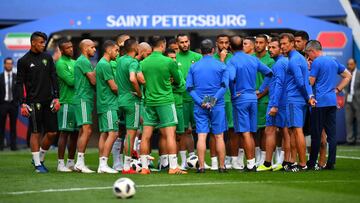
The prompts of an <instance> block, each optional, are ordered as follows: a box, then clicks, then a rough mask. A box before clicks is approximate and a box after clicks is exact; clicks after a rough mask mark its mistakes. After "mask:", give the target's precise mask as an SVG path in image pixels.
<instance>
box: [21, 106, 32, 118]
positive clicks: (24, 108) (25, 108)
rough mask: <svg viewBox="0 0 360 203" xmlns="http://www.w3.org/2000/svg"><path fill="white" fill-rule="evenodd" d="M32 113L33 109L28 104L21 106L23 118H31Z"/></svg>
mask: <svg viewBox="0 0 360 203" xmlns="http://www.w3.org/2000/svg"><path fill="white" fill-rule="evenodd" d="M31 111H32V109H31V108H30V106H29V105H27V104H21V107H20V114H21V115H22V116H24V117H29V116H30V112H31Z"/></svg>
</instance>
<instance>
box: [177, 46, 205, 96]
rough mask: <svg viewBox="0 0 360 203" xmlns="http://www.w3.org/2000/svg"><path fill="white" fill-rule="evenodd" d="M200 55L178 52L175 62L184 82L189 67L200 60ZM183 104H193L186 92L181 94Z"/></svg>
mask: <svg viewBox="0 0 360 203" xmlns="http://www.w3.org/2000/svg"><path fill="white" fill-rule="evenodd" d="M201 57H202V56H201V54H199V53H196V52H193V51H191V50H189V51H187V52H179V53H177V54H176V62H177V64H178V67H179V68H180V70H181V72H182V73H183V76H184V79H185V80H186V77H187V74H188V72H189V70H190V66H191V65H192V64H194V63H195V62H197V61H199V60H200V59H201ZM183 99H184V102H193V99H192V97H191V96H190V94H189V93H188V92H186V91H185V92H184V93H183Z"/></svg>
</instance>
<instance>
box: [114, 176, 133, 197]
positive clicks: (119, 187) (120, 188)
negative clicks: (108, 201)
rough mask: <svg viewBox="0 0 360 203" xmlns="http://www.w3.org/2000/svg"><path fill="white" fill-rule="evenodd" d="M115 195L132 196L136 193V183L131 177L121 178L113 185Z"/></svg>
mask: <svg viewBox="0 0 360 203" xmlns="http://www.w3.org/2000/svg"><path fill="white" fill-rule="evenodd" d="M113 192H114V195H115V196H116V197H118V198H121V199H127V198H131V197H133V196H134V195H135V193H136V188H135V183H134V181H132V180H130V179H129V178H120V179H118V180H117V181H115V183H114V186H113Z"/></svg>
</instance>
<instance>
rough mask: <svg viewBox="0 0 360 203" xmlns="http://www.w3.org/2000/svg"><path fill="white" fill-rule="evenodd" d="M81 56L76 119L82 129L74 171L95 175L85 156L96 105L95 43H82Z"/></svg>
mask: <svg viewBox="0 0 360 203" xmlns="http://www.w3.org/2000/svg"><path fill="white" fill-rule="evenodd" d="M79 47H80V50H81V56H79V58H77V60H76V62H75V67H74V75H75V95H74V103H75V118H76V123H77V124H78V127H80V132H79V139H78V143H77V149H78V156H77V161H76V164H75V166H74V169H75V170H77V171H79V172H82V173H93V172H94V171H92V170H90V169H89V168H88V167H86V166H85V161H84V159H85V158H84V154H85V150H86V146H87V144H88V142H89V139H90V136H91V130H92V129H91V125H92V110H93V104H94V85H95V83H96V77H95V71H94V68H93V66H92V65H91V62H90V58H91V57H93V56H94V55H95V51H96V48H95V43H94V42H93V41H91V40H90V39H84V40H82V41H81V42H80V45H79Z"/></svg>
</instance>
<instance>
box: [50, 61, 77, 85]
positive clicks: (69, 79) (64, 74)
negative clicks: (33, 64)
mask: <svg viewBox="0 0 360 203" xmlns="http://www.w3.org/2000/svg"><path fill="white" fill-rule="evenodd" d="M55 67H56V73H57V76H58V77H59V78H61V80H63V81H64V82H65V83H66V85H68V86H70V87H73V86H74V84H75V77H74V74H73V73H72V72H70V70H69V69H68V68H67V65H66V64H65V63H59V62H57V63H56V64H55Z"/></svg>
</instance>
